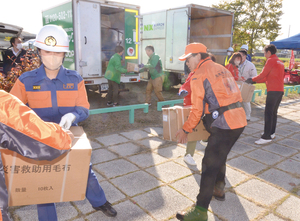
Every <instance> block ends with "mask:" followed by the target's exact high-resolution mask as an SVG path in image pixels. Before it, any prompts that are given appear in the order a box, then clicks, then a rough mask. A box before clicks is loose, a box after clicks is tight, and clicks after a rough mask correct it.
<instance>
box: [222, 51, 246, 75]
mask: <svg viewBox="0 0 300 221" xmlns="http://www.w3.org/2000/svg"><path fill="white" fill-rule="evenodd" d="M241 61H242V56H241V54H240V53H238V52H235V53H234V54H233V55H232V56H231V58H230V60H229V64H228V65H226V66H225V68H227V69H228V70H229V71H230V72H231V74H232V76H233V77H234V80H236V81H244V80H245V79H244V78H243V77H240V76H239V69H238V66H239V65H240V63H241Z"/></svg>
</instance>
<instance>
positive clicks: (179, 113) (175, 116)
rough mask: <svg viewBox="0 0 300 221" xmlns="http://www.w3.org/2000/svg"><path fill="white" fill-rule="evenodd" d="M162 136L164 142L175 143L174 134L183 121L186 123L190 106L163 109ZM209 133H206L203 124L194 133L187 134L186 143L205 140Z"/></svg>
mask: <svg viewBox="0 0 300 221" xmlns="http://www.w3.org/2000/svg"><path fill="white" fill-rule="evenodd" d="M162 111H163V136H164V139H165V140H170V141H177V139H176V137H175V134H176V132H177V131H178V130H179V129H181V128H182V126H183V124H184V123H185V121H187V119H188V117H189V114H190V111H191V106H187V107H182V106H174V107H169V108H163V109H162ZM208 137H209V133H208V132H207V131H206V129H205V127H204V125H203V122H202V121H200V123H199V124H198V125H197V127H196V128H195V129H194V132H192V133H189V134H188V141H198V140H206V139H207V138H208Z"/></svg>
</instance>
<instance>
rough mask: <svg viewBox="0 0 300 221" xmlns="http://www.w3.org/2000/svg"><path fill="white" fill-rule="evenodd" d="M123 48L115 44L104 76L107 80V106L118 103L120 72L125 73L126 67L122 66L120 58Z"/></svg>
mask: <svg viewBox="0 0 300 221" xmlns="http://www.w3.org/2000/svg"><path fill="white" fill-rule="evenodd" d="M123 53H124V48H123V47H122V46H117V47H116V48H115V54H114V55H113V56H112V57H111V58H110V60H109V62H108V65H107V69H106V71H105V75H104V77H105V78H106V79H107V80H108V94H107V99H108V101H107V106H117V105H119V84H120V82H121V74H122V73H126V72H127V69H126V68H123V67H122V64H121V60H122V57H121V56H122V54H123Z"/></svg>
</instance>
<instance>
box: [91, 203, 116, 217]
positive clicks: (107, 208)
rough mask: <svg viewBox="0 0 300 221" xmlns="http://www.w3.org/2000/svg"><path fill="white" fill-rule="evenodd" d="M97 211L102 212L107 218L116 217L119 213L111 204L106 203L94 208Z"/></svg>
mask: <svg viewBox="0 0 300 221" xmlns="http://www.w3.org/2000/svg"><path fill="white" fill-rule="evenodd" d="M93 208H94V209H95V210H100V211H102V212H103V213H104V214H105V215H106V216H109V217H115V216H117V211H116V210H115V209H114V208H113V207H112V206H111V204H110V202H108V201H106V203H104V204H103V205H102V206H98V207H93Z"/></svg>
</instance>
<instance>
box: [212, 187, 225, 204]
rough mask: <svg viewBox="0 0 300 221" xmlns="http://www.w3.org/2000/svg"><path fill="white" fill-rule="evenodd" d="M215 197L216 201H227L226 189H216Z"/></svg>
mask: <svg viewBox="0 0 300 221" xmlns="http://www.w3.org/2000/svg"><path fill="white" fill-rule="evenodd" d="M213 197H215V199H216V200H219V201H224V200H225V192H224V189H219V188H216V187H214V192H213Z"/></svg>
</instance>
